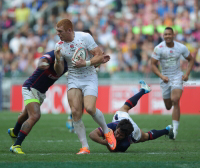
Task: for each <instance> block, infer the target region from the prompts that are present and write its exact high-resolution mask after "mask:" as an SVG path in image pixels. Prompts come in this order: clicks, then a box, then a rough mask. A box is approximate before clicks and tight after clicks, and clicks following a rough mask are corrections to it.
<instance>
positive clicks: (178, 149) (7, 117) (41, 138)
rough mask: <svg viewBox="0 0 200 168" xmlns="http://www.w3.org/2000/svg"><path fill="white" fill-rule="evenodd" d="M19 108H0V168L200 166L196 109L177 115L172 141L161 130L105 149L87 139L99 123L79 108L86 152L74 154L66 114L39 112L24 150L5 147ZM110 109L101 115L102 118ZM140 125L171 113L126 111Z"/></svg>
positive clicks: (161, 123)
mask: <svg viewBox="0 0 200 168" xmlns="http://www.w3.org/2000/svg"><path fill="white" fill-rule="evenodd" d="M17 116H18V114H15V113H10V112H0V168H4V167H5V168H16V167H20V168H22V167H25V168H49V167H53V168H59V167H62V168H64V167H67V168H78V167H81V168H117V167H120V168H129V167H130V168H133V167H136V168H138V167H144V168H146V167H152V168H154V167H155V168H161V167H162V168H171V167H176V168H187V167H188V168H191V167H194V168H197V167H200V115H182V116H181V124H180V126H179V134H178V136H177V139H176V140H175V141H172V140H169V139H167V138H165V137H164V136H163V137H161V138H159V139H156V140H154V141H148V142H144V143H139V144H132V145H131V147H130V148H129V149H128V150H127V151H126V152H125V153H110V152H109V151H108V150H107V148H106V147H105V146H102V145H100V144H97V143H95V142H93V141H91V140H90V139H89V137H88V135H89V133H90V132H91V131H92V130H93V129H95V128H97V127H98V125H97V124H96V123H95V122H94V121H93V119H92V118H91V116H89V115H87V114H84V116H83V121H84V124H85V127H86V133H87V137H88V143H89V145H90V150H91V154H89V155H76V152H78V150H79V148H80V147H81V144H80V142H79V141H78V137H77V135H76V134H73V133H70V132H69V131H68V129H67V128H66V126H65V124H66V120H67V115H66V114H60V115H53V114H46V115H42V116H41V119H40V120H39V122H38V123H37V124H36V125H35V126H34V127H33V129H32V131H31V132H30V134H29V135H28V136H27V137H26V139H25V141H24V143H23V144H22V150H23V151H24V152H25V153H26V155H16V154H12V153H11V152H9V148H10V146H11V139H10V137H9V136H8V134H7V129H8V128H11V127H13V126H14V125H15V123H16V120H17ZM112 116H113V115H105V118H106V122H107V123H109V122H111V120H112ZM131 117H132V118H133V120H134V121H135V122H136V123H137V124H138V126H139V127H140V128H141V129H142V130H143V131H145V132H146V131H149V130H151V129H163V128H165V127H166V126H167V125H169V124H171V116H170V115H131Z"/></svg>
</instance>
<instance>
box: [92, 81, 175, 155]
mask: <svg viewBox="0 0 200 168" xmlns="http://www.w3.org/2000/svg"><path fill="white" fill-rule="evenodd" d="M140 85H141V89H140V92H139V93H137V94H136V95H134V96H133V97H131V98H130V99H128V100H127V101H126V102H125V104H124V105H123V106H122V107H121V108H120V109H119V110H118V111H117V112H116V113H115V115H114V116H113V120H112V123H109V124H108V127H109V128H110V129H112V130H113V131H114V135H115V138H116V140H117V146H116V149H115V150H114V151H113V152H125V151H126V150H127V149H128V147H129V146H130V145H131V144H132V143H139V142H145V141H149V140H154V139H157V138H159V137H161V136H163V135H170V136H171V134H173V131H172V130H173V128H172V126H171V125H168V126H167V127H166V128H165V129H163V130H151V131H149V132H146V133H144V132H143V131H142V130H141V129H140V128H139V127H138V125H137V124H136V123H135V122H134V121H133V120H132V118H131V117H130V116H129V114H128V111H129V110H130V109H131V108H133V107H134V106H136V104H137V102H138V100H139V99H140V98H141V97H142V96H143V95H144V94H146V93H149V92H150V87H149V86H148V85H147V84H146V83H145V82H144V81H140ZM89 136H90V138H91V139H92V140H93V141H95V142H97V143H100V144H102V145H107V144H106V141H105V139H104V135H103V134H102V129H101V128H97V129H95V130H94V131H92V132H91V133H90V135H89ZM102 137H103V138H102Z"/></svg>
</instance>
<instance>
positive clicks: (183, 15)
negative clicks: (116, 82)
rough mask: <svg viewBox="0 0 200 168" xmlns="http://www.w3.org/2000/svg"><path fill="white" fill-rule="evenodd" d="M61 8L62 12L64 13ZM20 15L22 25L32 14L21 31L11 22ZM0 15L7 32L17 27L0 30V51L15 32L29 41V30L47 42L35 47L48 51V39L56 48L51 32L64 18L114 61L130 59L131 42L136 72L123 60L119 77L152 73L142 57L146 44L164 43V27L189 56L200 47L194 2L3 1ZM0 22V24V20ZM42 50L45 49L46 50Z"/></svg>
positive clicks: (126, 0)
mask: <svg viewBox="0 0 200 168" xmlns="http://www.w3.org/2000/svg"><path fill="white" fill-rule="evenodd" d="M23 2H24V3H23ZM25 4H26V5H27V6H25ZM54 5H55V6H54ZM21 6H23V8H21ZM64 7H66V8H65V9H64V10H63V8H64ZM20 10H21V11H23V12H24V11H25V12H24V13H25V14H24V15H23V16H22V14H20V17H19V18H23V19H22V20H26V18H27V17H28V13H31V17H30V19H29V22H28V23H25V24H22V27H21V26H20V25H21V23H20V25H18V24H17V23H15V22H13V20H14V18H15V13H16V12H17V11H20ZM27 11H29V12H27ZM0 13H2V16H0V17H4V13H6V15H7V16H8V20H7V21H6V22H7V23H9V24H6V25H7V26H10V23H11V22H10V21H12V23H11V25H13V26H15V27H16V26H18V28H15V29H13V31H11V32H9V31H7V28H6V29H2V32H1V31H0V34H1V33H2V37H4V41H3V42H2V45H1V46H2V47H3V48H4V47H5V46H6V43H9V42H10V40H11V39H12V38H13V37H14V34H15V32H16V31H19V32H20V34H21V36H22V37H25V38H26V37H28V36H29V35H28V34H29V30H31V31H33V32H34V34H37V33H38V30H39V29H41V27H42V29H43V32H44V34H45V36H42V39H41V40H40V41H39V44H38V46H41V45H42V46H43V47H44V50H45V51H49V50H50V47H49V44H48V39H52V40H53V41H55V42H57V41H58V40H59V39H58V37H57V36H56V35H55V30H54V27H55V25H56V23H57V21H58V20H61V19H64V18H68V19H70V20H72V22H73V24H74V25H75V30H81V29H90V30H91V31H92V33H93V37H94V39H95V41H96V43H98V44H99V46H101V48H102V49H103V50H104V51H106V50H107V48H111V49H112V51H113V52H116V53H117V55H120V54H122V56H124V54H126V55H128V54H127V51H126V50H127V46H128V43H129V42H130V41H132V42H131V43H132V46H131V47H129V48H130V49H129V50H130V53H131V55H132V56H131V57H133V58H134V60H135V61H133V64H135V66H133V67H132V68H130V66H129V65H128V64H127V62H126V61H127V60H126V59H121V60H118V61H119V62H120V67H119V70H120V71H123V70H125V69H126V70H129V71H134V72H143V73H147V75H148V73H151V72H150V71H143V69H144V68H142V67H143V66H144V65H145V67H146V68H147V69H149V65H148V64H146V63H145V62H149V61H150V57H149V56H148V59H147V60H146V58H147V57H146V56H145V55H149V54H148V53H146V51H144V49H146V48H149V46H150V45H149V43H153V44H154V46H156V45H157V44H158V43H159V42H160V41H161V40H162V38H161V37H162V34H163V32H164V29H165V28H166V26H172V27H173V29H174V31H175V34H176V39H177V40H178V41H179V42H180V43H183V44H185V45H187V46H190V47H188V48H189V50H190V51H191V53H192V51H193V50H195V49H197V48H198V47H199V43H198V42H199V41H200V38H199V37H200V35H199V34H200V33H199V27H200V26H199V25H200V24H199V18H200V12H199V1H198V0H190V1H186V0H178V1H177V0H173V1H167V0H163V1H161V0H147V1H143V0H142V1H141V0H135V1H130V0H125V1H121V0H109V1H105V0H101V1H97V0H84V1H82V0H76V1H70V2H69V4H68V3H66V1H48V3H47V2H45V1H42V0H39V1H34V0H29V1H24V0H15V1H11V0H7V1H2V8H1V12H0ZM20 13H21V12H20ZM21 16H22V17H21ZM26 16H27V17H26ZM17 20H20V19H17ZM45 21H47V22H45ZM0 22H1V23H2V22H3V20H1V21H0ZM22 22H23V21H22ZM1 25H2V24H1ZM11 27H12V26H11ZM130 28H131V29H132V33H130ZM50 34H51V35H50ZM50 36H51V37H50ZM53 36H54V37H53ZM130 36H131V37H132V38H131V40H127V39H128V38H129V37H130ZM152 36H153V40H152ZM44 39H45V40H44ZM53 41H51V42H50V44H51V43H52V42H53ZM146 41H148V42H146ZM139 42H141V43H142V48H141V49H139V50H141V51H140V54H138V53H137V51H138V50H137V47H138V43H139ZM45 44H48V45H46V46H44V45H45ZM51 49H52V48H51ZM149 51H150V49H149ZM13 52H14V51H13ZM151 52H152V51H151ZM130 53H129V54H130ZM132 53H133V54H132ZM135 53H136V54H135ZM141 53H143V58H145V61H144V60H142V56H141ZM14 54H16V52H14ZM119 58H121V57H119ZM135 58H137V59H135ZM13 61H14V60H13ZM11 62H12V61H11ZM184 64H185V63H184V60H183V64H181V65H183V66H182V67H181V68H183V70H186V69H185V66H184ZM103 67H104V66H102V68H101V69H100V71H101V70H102V71H107V72H110V73H113V72H111V71H112V70H111V69H110V68H105V69H104V68H103ZM194 71H196V69H194Z"/></svg>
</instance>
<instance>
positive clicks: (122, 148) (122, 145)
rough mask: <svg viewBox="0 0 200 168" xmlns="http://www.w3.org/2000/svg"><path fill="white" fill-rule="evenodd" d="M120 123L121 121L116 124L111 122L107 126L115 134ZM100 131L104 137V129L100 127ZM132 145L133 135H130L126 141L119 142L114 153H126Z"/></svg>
mask: <svg viewBox="0 0 200 168" xmlns="http://www.w3.org/2000/svg"><path fill="white" fill-rule="evenodd" d="M118 123H119V121H116V122H111V123H109V124H107V126H108V128H110V129H112V130H113V132H115V130H116V128H117V124H118ZM98 129H99V131H100V132H101V134H102V136H103V137H104V133H103V131H102V129H101V128H100V127H99V128H98ZM130 144H131V135H129V136H128V137H125V138H124V139H122V140H120V141H117V146H116V149H115V150H114V152H125V151H126V150H127V149H128V147H129V146H130Z"/></svg>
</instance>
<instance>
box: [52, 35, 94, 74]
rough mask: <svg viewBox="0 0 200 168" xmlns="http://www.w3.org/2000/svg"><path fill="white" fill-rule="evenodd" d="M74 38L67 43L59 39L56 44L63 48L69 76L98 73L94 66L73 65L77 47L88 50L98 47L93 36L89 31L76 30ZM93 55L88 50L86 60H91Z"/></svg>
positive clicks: (56, 46)
mask: <svg viewBox="0 0 200 168" xmlns="http://www.w3.org/2000/svg"><path fill="white" fill-rule="evenodd" d="M74 35H75V36H74V40H73V41H72V42H69V43H66V42H64V41H59V42H58V43H56V45H55V49H57V48H58V47H59V48H61V50H60V51H61V55H62V57H63V58H64V59H65V60H66V61H67V64H68V76H69V77H70V76H75V77H83V76H88V75H92V74H96V70H95V68H94V66H88V67H81V68H75V67H73V66H72V60H71V59H72V56H73V54H74V52H75V51H76V49H77V48H79V47H84V48H85V49H87V50H88V51H90V50H92V49H94V48H96V47H98V45H97V44H96V43H95V41H94V39H93V37H92V36H91V35H90V34H89V33H84V32H74ZM92 57H93V55H92V54H90V53H89V52H88V56H87V58H86V60H90V59H91V58H92Z"/></svg>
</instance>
